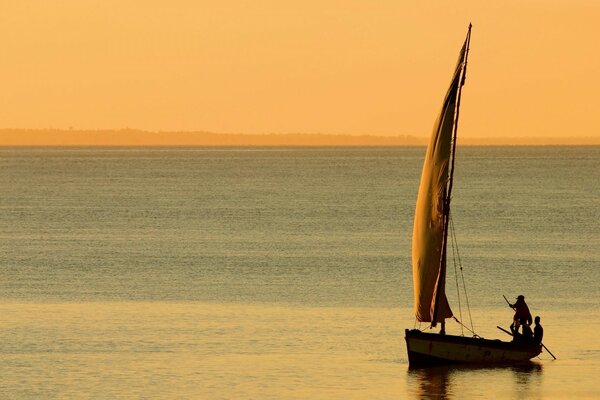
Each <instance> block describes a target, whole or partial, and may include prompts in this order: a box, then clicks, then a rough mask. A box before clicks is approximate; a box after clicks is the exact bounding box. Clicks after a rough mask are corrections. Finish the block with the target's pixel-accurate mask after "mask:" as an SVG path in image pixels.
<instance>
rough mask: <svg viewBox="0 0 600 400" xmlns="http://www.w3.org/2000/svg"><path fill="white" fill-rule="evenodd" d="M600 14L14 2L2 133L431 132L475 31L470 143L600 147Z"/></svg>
mask: <svg viewBox="0 0 600 400" xmlns="http://www.w3.org/2000/svg"><path fill="white" fill-rule="evenodd" d="M599 20H600V2H595V1H588V0H574V1H566V0H564V1H563V0H548V1H539V0H526V1H521V0H519V1H517V0H509V1H504V2H499V3H494V4H492V3H491V2H481V1H477V0H465V1H458V2H456V1H449V0H444V1H438V2H433V3H432V2H409V1H397V0H394V1H392V0H384V1H378V2H372V1H359V0H345V1H340V0H319V1H316V0H307V1H302V2H287V1H278V0H256V1H243V0H223V1H205V0H200V1H198V0H171V1H164V0H145V1H126V2H122V1H115V0H102V1H99V0H88V1H81V0H65V1H61V2H45V1H41V0H37V1H5V2H2V4H1V5H0V35H1V36H2V37H3V38H4V40H3V49H2V53H3V57H2V60H3V61H2V73H1V74H0V128H11V129H50V128H58V129H69V127H74V128H75V129H86V130H88V129H92V130H93V129H123V128H134V129H144V130H150V131H159V130H164V131H210V132H236V133H264V134H268V133H294V132H299V133H327V134H352V135H356V134H372V135H382V136H397V135H412V136H417V137H425V136H427V135H428V132H429V131H430V129H431V126H432V124H433V120H434V118H435V114H436V112H437V110H438V109H439V103H440V101H441V99H442V96H443V94H444V90H445V89H446V87H447V85H448V81H449V79H450V74H451V72H452V68H453V66H454V64H455V61H456V60H455V58H456V54H457V52H458V50H459V49H460V46H461V44H462V40H463V38H464V35H465V33H466V29H467V25H468V23H469V22H472V23H473V38H472V42H471V53H470V58H469V71H468V77H467V84H466V86H465V90H464V92H463V101H462V108H461V124H460V130H461V136H462V137H463V138H488V137H496V138H498V137H503V138H506V137H511V138H521V137H525V136H526V137H533V138H536V137H537V138H539V137H555V138H556V137H559V138H560V137H562V138H567V137H572V136H576V137H593V138H598V137H599V136H600V132H598V129H597V122H596V111H595V106H596V104H597V94H598V93H599V92H600V77H599V74H598V71H600V53H599V52H598V48H600V28H599V25H598V21H599ZM0 134H6V132H5V131H3V133H0ZM515 140H516V139H515ZM24 144H27V143H24Z"/></svg>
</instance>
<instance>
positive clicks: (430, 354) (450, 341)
mask: <svg viewBox="0 0 600 400" xmlns="http://www.w3.org/2000/svg"><path fill="white" fill-rule="evenodd" d="M405 338H406V348H407V350H408V362H409V365H410V366H411V367H420V366H434V365H444V364H482V365H485V364H508V365H513V364H518V363H523V362H527V361H529V360H531V359H532V358H533V357H536V356H537V355H539V354H540V353H541V351H542V349H541V345H537V344H533V343H524V344H521V343H515V342H503V341H501V340H489V339H482V338H469V337H464V336H453V335H441V334H437V333H425V332H421V331H419V330H408V329H407V330H406V336H405Z"/></svg>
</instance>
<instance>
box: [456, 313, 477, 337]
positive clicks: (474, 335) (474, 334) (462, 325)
mask: <svg viewBox="0 0 600 400" xmlns="http://www.w3.org/2000/svg"><path fill="white" fill-rule="evenodd" d="M452 318H454V320H455V321H456V322H457V323H458V324H459V325H460V326H461V327H464V328H465V329H466V330H468V331H469V332H471V333H472V334H473V337H476V338H481V339H483V338H482V337H481V336H479V335H478V334H476V333H475V332H473V331H472V330H470V329H469V328H468V327H467V326H466V325H465V324H463V323H462V322H460V321H459V320H458V319H456V317H454V316H453V317H452Z"/></svg>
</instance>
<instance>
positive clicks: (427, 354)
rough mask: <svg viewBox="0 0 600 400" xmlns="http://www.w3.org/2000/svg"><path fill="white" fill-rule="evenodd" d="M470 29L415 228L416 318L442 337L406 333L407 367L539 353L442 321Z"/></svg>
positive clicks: (446, 311) (432, 144)
mask: <svg viewBox="0 0 600 400" xmlns="http://www.w3.org/2000/svg"><path fill="white" fill-rule="evenodd" d="M471 27H472V25H471V24H469V30H468V32H467V37H466V39H465V42H464V44H463V46H462V48H461V50H460V54H459V58H458V63H457V65H456V68H455V69H454V73H453V75H452V80H451V83H450V87H449V88H448V91H447V92H446V96H445V97H444V102H443V105H442V110H441V112H440V114H439V117H438V118H437V120H436V122H435V124H434V128H433V133H432V134H431V138H430V141H429V144H428V147H427V151H426V154H425V161H424V163H423V172H422V175H421V183H420V186H419V193H418V197H417V204H416V208H415V220H414V227H413V240H412V269H413V287H414V297H415V298H414V300H415V303H414V311H415V316H416V320H417V321H419V322H429V323H430V324H431V325H430V327H431V328H433V327H435V326H436V325H437V324H441V330H440V333H427V332H423V331H421V330H419V329H410V330H409V329H406V331H405V339H406V347H407V351H408V360H409V366H410V367H421V366H433V365H442V364H452V363H471V364H514V363H520V362H524V361H528V360H530V359H532V358H533V357H536V356H537V355H539V354H540V353H541V345H540V344H534V343H521V342H518V341H512V342H505V341H501V340H489V339H484V338H481V337H480V336H478V335H476V334H475V333H474V332H473V337H466V336H458V335H448V334H446V333H445V321H446V319H449V318H454V319H456V318H455V317H454V316H453V313H452V309H451V307H450V304H449V303H448V299H447V298H446V290H445V288H446V259H447V248H448V230H449V227H450V224H451V218H450V200H451V198H452V197H451V193H452V184H453V179H454V160H455V155H456V135H457V131H458V117H459V111H460V99H461V93H462V87H463V85H464V83H465V79H466V72H467V58H468V55H469V45H470V41H471ZM456 321H458V319H456ZM458 322H459V323H460V324H462V322H460V321H458ZM463 326H464V325H463Z"/></svg>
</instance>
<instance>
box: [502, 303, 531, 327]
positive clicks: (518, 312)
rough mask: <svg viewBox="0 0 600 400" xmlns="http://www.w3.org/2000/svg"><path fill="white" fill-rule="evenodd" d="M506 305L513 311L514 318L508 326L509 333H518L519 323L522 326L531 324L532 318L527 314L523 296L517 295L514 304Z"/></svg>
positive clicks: (527, 309)
mask: <svg viewBox="0 0 600 400" xmlns="http://www.w3.org/2000/svg"><path fill="white" fill-rule="evenodd" d="M505 299H506V297H505ZM506 301H507V302H508V300H506ZM508 305H509V306H510V307H511V308H512V309H513V310H515V316H514V317H513V322H512V324H511V325H510V330H511V331H514V332H518V331H519V326H521V321H523V323H524V324H527V325H531V323H532V322H533V318H531V313H530V312H529V307H528V306H527V303H525V296H523V295H522V294H521V295H519V296H518V297H517V301H516V302H515V304H510V303H508Z"/></svg>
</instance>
